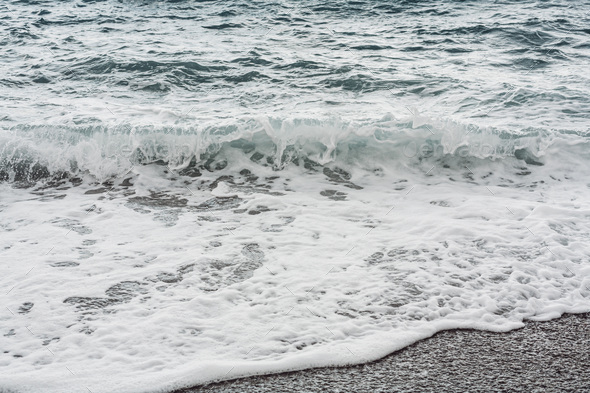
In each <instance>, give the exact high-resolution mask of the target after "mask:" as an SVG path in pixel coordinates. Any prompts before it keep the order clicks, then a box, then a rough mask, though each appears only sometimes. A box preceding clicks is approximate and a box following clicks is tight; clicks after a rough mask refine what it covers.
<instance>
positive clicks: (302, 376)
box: [175, 313, 590, 393]
mask: <svg viewBox="0 0 590 393" xmlns="http://www.w3.org/2000/svg"><path fill="white" fill-rule="evenodd" d="M588 370H590V313H589V314H575V315H571V314H570V315H564V316H563V317H561V318H559V319H555V320H551V321H546V322H534V321H529V322H527V323H526V325H525V327H524V328H522V329H518V330H513V331H510V332H508V333H493V332H485V331H478V330H449V331H443V332H440V333H438V334H435V335H434V336H433V337H431V338H428V339H426V340H422V341H419V342H417V343H415V344H413V345H411V346H409V347H406V348H404V349H402V350H400V351H397V352H394V353H392V354H391V355H389V356H386V357H385V358H383V359H381V360H378V361H375V362H371V363H367V364H362V365H356V366H351V367H336V368H321V369H311V370H303V371H295V372H288V373H282V374H275V375H260V376H253V377H249V378H243V379H237V380H233V381H225V382H220V383H214V384H210V385H206V386H200V387H194V388H191V389H184V390H179V391H177V392H175V393H204V392H320V391H325V392H410V391H413V392H509V391H510V392H588V391H590V372H588Z"/></svg>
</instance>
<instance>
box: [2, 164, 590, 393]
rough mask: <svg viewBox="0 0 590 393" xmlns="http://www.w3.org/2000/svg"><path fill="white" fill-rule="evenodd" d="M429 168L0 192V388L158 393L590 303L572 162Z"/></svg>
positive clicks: (142, 170) (150, 174)
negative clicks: (1, 295)
mask: <svg viewBox="0 0 590 393" xmlns="http://www.w3.org/2000/svg"><path fill="white" fill-rule="evenodd" d="M446 157H447V158H446V159H445V160H446V161H445V160H443V161H431V162H428V160H424V161H422V163H421V164H417V163H414V164H413V165H412V166H405V165H404V164H402V163H401V162H398V164H397V166H392V165H389V166H388V167H385V168H381V170H379V171H377V172H375V171H366V170H363V169H360V168H359V167H351V168H348V169H349V170H350V171H351V178H350V179H348V177H347V176H346V175H345V174H343V173H342V172H324V173H322V172H321V171H320V172H316V173H314V172H312V171H307V170H304V169H303V168H301V167H297V166H289V167H288V168H286V169H285V170H283V171H281V172H275V171H273V170H271V169H270V168H265V167H261V166H259V165H255V164H253V163H252V162H250V161H248V160H242V161H240V160H239V159H237V158H235V159H234V160H232V161H230V163H229V165H228V167H227V168H225V169H224V170H223V171H222V172H218V173H216V174H204V175H203V176H202V177H198V178H196V179H192V178H188V177H177V176H175V175H173V174H171V173H169V171H168V170H167V169H165V167H162V166H136V167H134V168H133V169H132V171H131V172H130V173H129V174H128V175H127V177H131V182H132V183H134V185H133V186H130V187H123V186H120V185H119V184H120V183H121V181H122V178H120V179H118V180H117V182H116V183H115V188H113V189H112V190H111V191H110V192H109V193H105V192H102V193H98V194H85V192H87V191H89V190H92V189H96V188H100V187H102V186H100V185H96V186H90V185H88V184H83V185H81V186H78V187H74V188H69V189H64V190H60V189H59V187H58V188H50V189H46V190H41V189H40V190H38V191H35V192H31V190H30V189H16V188H11V187H10V186H8V185H2V190H1V194H0V195H2V199H1V206H0V209H1V216H0V217H1V225H2V227H3V235H2V238H1V240H0V242H1V243H0V247H2V258H3V261H5V263H2V264H1V265H0V269H1V271H0V277H1V278H0V286H1V287H2V288H6V290H7V291H8V293H7V294H6V296H5V299H6V301H5V303H4V304H5V305H6V307H4V308H2V309H1V310H0V328H1V331H2V335H1V336H0V343H1V345H0V347H1V348H2V349H3V352H4V353H3V354H1V357H0V369H1V370H2V381H1V384H2V386H3V387H5V388H10V387H13V388H15V389H17V390H19V391H35V392H58V391H72V392H78V391H79V392H83V391H87V388H88V389H90V390H91V391H92V392H109V391H138V392H139V391H165V390H170V389H173V388H174V387H180V386H187V385H191V384H197V383H202V382H207V381H211V380H216V379H228V378H234V377H238V376H242V375H251V374H256V373H268V372H275V371H282V370H293V369H302V368H307V367H314V366H325V365H344V364H353V363H359V362H364V361H367V360H372V359H376V358H379V357H381V356H383V355H385V354H387V353H390V352H392V351H394V350H396V349H399V348H402V347H404V346H406V345H408V344H410V343H412V342H414V341H416V340H419V339H422V338H425V337H428V336H430V335H432V334H434V333H435V332H437V331H440V330H443V329H451V328H476V329H486V330H492V331H507V330H510V329H514V328H517V327H519V326H522V321H523V319H525V318H533V319H547V318H554V317H557V316H559V315H561V314H562V313H564V312H587V311H590V279H589V278H588V277H590V266H589V265H588V263H587V260H588V255H589V254H590V249H589V246H588V238H589V237H590V225H589V224H588V223H589V222H590V221H589V218H590V205H589V203H588V201H589V200H590V198H589V197H590V195H589V193H590V191H589V188H588V186H587V184H586V181H587V178H588V177H587V175H588V174H587V173H586V170H585V169H584V168H577V169H576V171H575V172H572V171H571V169H572V166H573V165H575V162H574V159H573V158H572V157H571V156H570V158H569V161H568V160H567V159H564V158H563V157H558V156H555V157H554V156H548V157H545V160H546V165H545V166H532V168H533V169H530V168H529V169H528V170H527V172H528V171H531V172H532V173H530V174H528V175H523V174H521V175H518V174H517V173H520V172H524V171H525V170H524V169H520V167H521V166H522V165H523V164H522V161H519V160H516V159H508V158H507V159H505V160H502V161H499V162H493V161H489V160H476V159H473V158H471V159H470V160H465V159H457V158H453V157H451V156H446ZM459 164H460V165H461V166H458V165H459ZM445 166H447V167H448V168H446V167H445ZM244 168H247V169H249V170H250V171H252V173H254V174H256V175H257V176H258V178H257V179H254V177H252V176H253V175H252V174H248V173H247V172H242V175H237V173H238V172H239V171H240V170H242V169H244ZM332 169H335V168H334V167H332ZM335 170H336V169H335ZM164 172H168V173H167V174H166V173H164ZM326 173H327V175H326ZM334 173H336V175H334ZM338 173H340V175H338ZM224 174H225V175H232V176H233V177H232V178H222V179H220V180H219V181H217V184H216V185H215V184H213V185H212V186H213V188H212V189H211V188H210V187H211V182H212V181H213V180H215V179H216V178H218V176H220V175H224ZM275 176H278V177H277V178H273V177H275ZM330 176H331V177H330ZM338 176H340V177H338ZM265 178H266V180H265ZM175 179H176V180H175ZM267 186H269V187H270V188H265V187H267ZM357 186H360V187H363V189H357V188H358V187H357ZM351 187H352V188H351ZM107 190H108V187H107ZM131 191H134V193H131ZM204 202H206V203H204ZM9 290H10V291H9ZM26 303H33V306H32V308H30V310H27V307H29V306H27V305H26ZM23 304H24V305H23Z"/></svg>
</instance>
